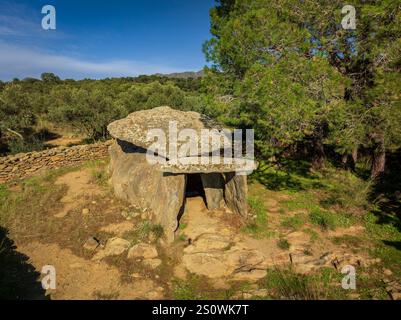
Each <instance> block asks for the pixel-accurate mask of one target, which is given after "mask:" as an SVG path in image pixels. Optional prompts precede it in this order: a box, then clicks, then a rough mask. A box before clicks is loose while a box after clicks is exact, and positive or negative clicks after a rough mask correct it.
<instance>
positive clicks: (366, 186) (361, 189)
mask: <svg viewBox="0 0 401 320" xmlns="http://www.w3.org/2000/svg"><path fill="white" fill-rule="evenodd" d="M326 181H327V182H326V184H325V189H326V197H325V198H324V199H322V200H321V204H322V205H323V206H324V207H325V208H330V207H332V206H339V207H341V208H342V209H344V210H346V211H349V212H351V213H357V211H358V210H359V211H360V210H366V209H368V208H369V207H370V206H371V204H370V203H369V194H370V192H371V189H372V181H370V180H367V181H365V180H362V179H360V178H358V177H356V176H355V175H354V174H352V173H351V172H348V171H333V170H332V171H331V172H330V174H327V175H326Z"/></svg>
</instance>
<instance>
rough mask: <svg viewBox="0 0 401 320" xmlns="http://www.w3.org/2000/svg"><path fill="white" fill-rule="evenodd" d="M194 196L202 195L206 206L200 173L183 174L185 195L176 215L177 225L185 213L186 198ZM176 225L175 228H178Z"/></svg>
mask: <svg viewBox="0 0 401 320" xmlns="http://www.w3.org/2000/svg"><path fill="white" fill-rule="evenodd" d="M195 197H202V199H203V202H204V203H205V205H206V207H207V202H206V195H205V189H204V188H203V183H202V178H201V175H200V173H188V174H185V197H184V203H183V205H182V207H181V210H180V212H179V214H178V217H177V220H178V227H179V224H180V221H181V218H182V216H183V215H184V213H185V207H186V202H187V198H195ZM178 227H177V229H178Z"/></svg>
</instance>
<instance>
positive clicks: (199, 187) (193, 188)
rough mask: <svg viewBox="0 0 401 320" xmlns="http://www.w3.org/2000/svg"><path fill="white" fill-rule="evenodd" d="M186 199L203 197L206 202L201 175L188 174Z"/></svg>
mask: <svg viewBox="0 0 401 320" xmlns="http://www.w3.org/2000/svg"><path fill="white" fill-rule="evenodd" d="M185 197H187V198H192V197H202V198H203V199H204V200H205V190H204V189H203V184H202V178H201V175H200V174H199V173H194V174H187V183H186V189H185Z"/></svg>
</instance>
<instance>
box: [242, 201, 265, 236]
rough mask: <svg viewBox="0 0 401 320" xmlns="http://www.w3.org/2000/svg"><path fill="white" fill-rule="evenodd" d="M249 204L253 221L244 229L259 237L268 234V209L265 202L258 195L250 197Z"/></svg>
mask: <svg viewBox="0 0 401 320" xmlns="http://www.w3.org/2000/svg"><path fill="white" fill-rule="evenodd" d="M248 204H249V207H250V215H251V217H252V221H251V222H249V223H248V224H247V225H246V226H245V227H243V228H242V230H243V231H244V232H245V233H249V234H252V235H254V236H257V237H264V236H267V235H268V230H267V211H266V207H265V205H264V203H263V202H262V201H261V200H260V199H259V198H257V197H249V198H248Z"/></svg>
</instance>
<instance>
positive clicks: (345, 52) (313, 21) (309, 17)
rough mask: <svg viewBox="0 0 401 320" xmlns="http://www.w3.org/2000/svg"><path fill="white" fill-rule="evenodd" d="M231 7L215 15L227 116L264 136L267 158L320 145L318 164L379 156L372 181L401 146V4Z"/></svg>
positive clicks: (228, 1) (213, 53)
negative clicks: (348, 19)
mask: <svg viewBox="0 0 401 320" xmlns="http://www.w3.org/2000/svg"><path fill="white" fill-rule="evenodd" d="M349 4H352V5H354V6H355V8H356V18H357V25H356V29H355V30H344V29H343V27H342V25H341V21H342V19H343V17H344V16H343V15H342V13H341V9H342V7H343V6H344V3H343V2H342V1H338V0H334V1H317V0H307V1H296V0H241V1H233V0H221V1H218V5H217V7H216V8H214V9H213V10H212V11H211V19H212V24H211V33H212V35H213V37H212V39H211V40H209V41H208V42H207V43H206V44H205V46H204V51H205V53H206V56H207V57H208V59H209V61H210V62H211V63H212V66H211V68H210V69H209V70H208V72H207V74H208V76H207V77H206V79H205V81H204V83H205V85H206V87H207V88H208V90H209V92H212V93H213V94H217V95H220V96H223V97H224V96H230V97H231V99H229V101H230V102H229V104H228V105H226V106H225V107H224V108H222V110H221V112H220V114H219V116H220V117H221V118H223V119H226V120H229V121H230V122H234V123H236V124H237V125H243V126H247V127H253V128H255V129H256V135H257V140H258V141H257V143H258V147H259V150H260V151H261V152H262V154H264V155H272V154H277V153H280V152H281V151H283V150H285V149H286V148H288V147H289V146H292V145H294V143H297V142H306V143H309V144H310V150H311V153H312V157H313V159H314V160H315V161H314V164H315V166H316V167H322V166H323V165H324V159H325V149H327V147H332V148H334V149H335V151H336V152H337V153H339V154H340V155H342V156H343V159H344V162H346V161H348V159H347V158H348V154H353V155H354V157H353V159H356V156H357V151H358V150H359V149H361V148H363V149H364V150H368V151H369V150H370V151H371V153H372V176H374V177H375V176H377V175H378V174H379V173H380V172H382V171H383V170H384V161H385V152H386V150H394V149H396V148H399V147H400V138H401V135H400V125H399V124H400V123H401V122H400V119H401V108H400V102H399V98H400V90H401V89H400V88H401V84H400V62H401V60H400V57H401V55H400V50H401V24H400V22H401V21H400V20H401V12H400V6H401V4H400V2H399V1H388V0H387V1H363V2H359V1H351V3H349Z"/></svg>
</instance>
